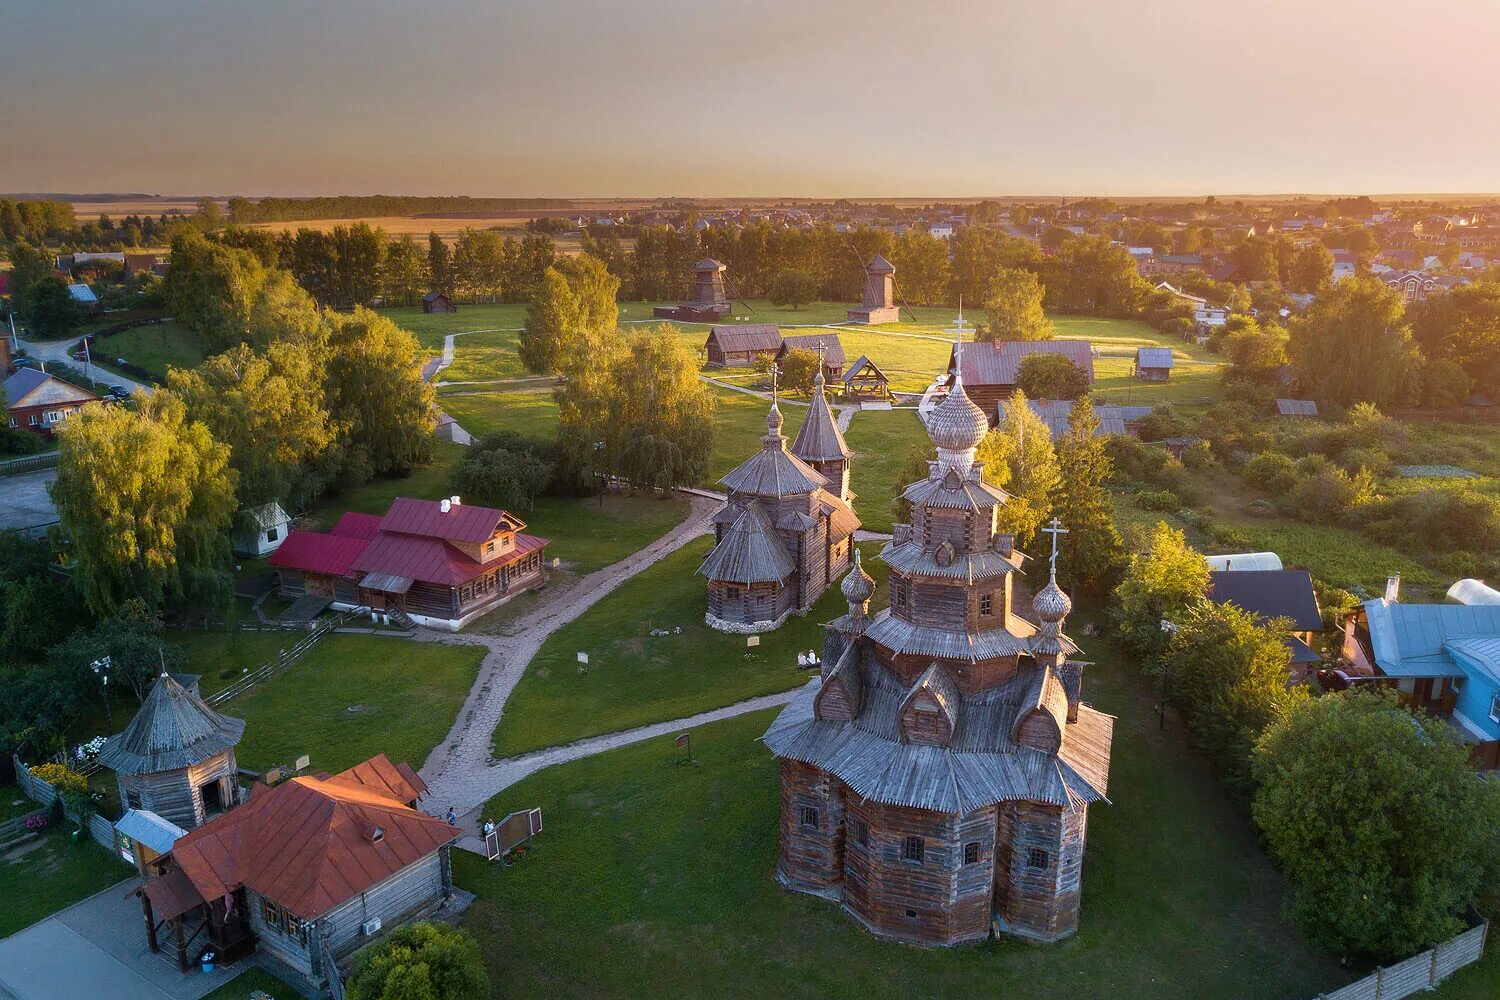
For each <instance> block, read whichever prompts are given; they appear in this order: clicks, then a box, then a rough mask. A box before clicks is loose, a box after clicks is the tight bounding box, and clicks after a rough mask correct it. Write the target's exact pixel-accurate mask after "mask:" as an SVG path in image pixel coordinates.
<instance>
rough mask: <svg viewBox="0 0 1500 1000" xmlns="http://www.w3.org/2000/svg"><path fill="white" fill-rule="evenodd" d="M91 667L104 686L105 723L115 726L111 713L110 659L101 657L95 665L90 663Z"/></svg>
mask: <svg viewBox="0 0 1500 1000" xmlns="http://www.w3.org/2000/svg"><path fill="white" fill-rule="evenodd" d="M89 667H90V668H91V669H92V670H93V671H94V673H96V674H98V675H99V680H100V681H101V682H103V684H104V721H105V722H107V723H109V724H110V725H113V724H114V719H113V718H111V717H110V713H109V657H108V656H101V657H99V659H97V660H95V661H94V662H93V663H90V664H89Z"/></svg>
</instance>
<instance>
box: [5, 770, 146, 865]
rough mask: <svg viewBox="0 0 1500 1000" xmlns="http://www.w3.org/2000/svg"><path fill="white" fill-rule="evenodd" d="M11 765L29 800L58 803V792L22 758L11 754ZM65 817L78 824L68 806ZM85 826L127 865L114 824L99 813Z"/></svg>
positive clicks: (99, 841) (64, 812)
mask: <svg viewBox="0 0 1500 1000" xmlns="http://www.w3.org/2000/svg"><path fill="white" fill-rule="evenodd" d="M11 763H12V764H14V765H15V769H16V784H17V786H19V787H20V789H21V791H23V792H25V793H26V797H27V798H29V799H31V800H32V801H33V802H37V803H40V804H41V805H44V806H51V805H52V803H54V802H56V801H57V790H56V789H55V788H53V787H52V786H51V785H50V784H48V783H47V782H45V781H43V780H42V779H41V778H37V777H33V776H32V774H31V769H30V768H29V767H28V766H27V765H26V764H24V763H22V761H21V758H20V757H18V756H16V755H15V754H11ZM63 815H64V816H66V817H67V818H68V819H70V820H72V821H73V822H75V823H77V822H78V816H77V814H76V813H74V812H72V811H71V810H70V809H68V807H67V806H66V805H64V806H63ZM84 825H85V826H86V827H87V828H88V831H89V836H90V837H92V838H93V839H94V841H95V842H96V843H98V844H99V846H100V847H103V848H104V849H105V850H107V851H109V853H110V854H112V855H114V856H115V857H116V858H119V860H120V861H121V862H122V863H125V858H124V856H123V855H122V854H121V853H120V838H119V835H118V834H116V833H115V825H114V824H113V823H111V822H110V821H109V820H107V819H105V818H104V817H103V816H101V815H99V814H98V813H91V814H90V815H89V818H88V822H87V823H86V824H84Z"/></svg>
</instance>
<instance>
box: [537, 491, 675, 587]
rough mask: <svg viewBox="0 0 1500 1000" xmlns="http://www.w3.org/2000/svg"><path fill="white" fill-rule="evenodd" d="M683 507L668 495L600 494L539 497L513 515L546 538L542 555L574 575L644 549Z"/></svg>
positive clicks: (673, 520) (668, 525)
mask: <svg viewBox="0 0 1500 1000" xmlns="http://www.w3.org/2000/svg"><path fill="white" fill-rule="evenodd" d="M689 506H690V505H689V504H688V501H687V500H686V498H684V497H682V496H681V495H680V494H673V495H671V496H661V495H642V496H628V495H624V494H620V495H616V494H606V495H605V497H604V503H603V504H602V505H601V504H600V503H599V498H598V497H567V498H564V497H542V498H541V499H540V500H538V501H537V502H536V506H535V507H533V508H532V509H531V510H518V511H515V512H514V513H515V514H516V516H518V517H520V518H521V520H523V521H525V522H526V531H527V533H529V534H533V535H541V536H542V537H543V538H550V539H551V540H552V544H551V545H549V546H548V547H547V555H548V556H549V557H552V556H555V557H556V558H558V559H561V560H562V561H563V564H564V565H565V566H566V567H567V568H568V569H570V570H572V571H573V572H575V573H579V574H583V573H592V572H593V571H594V570H596V569H602V568H603V567H605V566H608V565H609V564H610V563H615V562H619V561H620V560H621V559H624V558H625V557H626V556H628V555H630V554H631V553H632V552H635V551H637V550H639V549H643V548H645V547H646V546H647V545H650V544H651V543H652V542H654V541H656V540H657V539H658V538H660V537H661V536H662V535H665V534H666V533H667V532H668V531H670V530H672V528H673V527H675V526H676V525H677V524H678V522H680V521H681V520H682V519H683V518H685V517H687V515H688V510H689Z"/></svg>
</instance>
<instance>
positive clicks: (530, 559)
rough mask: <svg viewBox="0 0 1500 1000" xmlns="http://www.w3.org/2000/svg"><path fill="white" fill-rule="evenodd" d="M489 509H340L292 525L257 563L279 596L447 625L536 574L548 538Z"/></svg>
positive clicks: (457, 505) (448, 503) (446, 503)
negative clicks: (272, 575) (311, 523)
mask: <svg viewBox="0 0 1500 1000" xmlns="http://www.w3.org/2000/svg"><path fill="white" fill-rule="evenodd" d="M525 527H526V525H525V523H524V522H523V521H521V519H520V518H518V517H516V516H515V515H514V514H511V513H509V512H507V511H503V510H498V509H496V508H493V507H476V506H472V505H467V504H464V503H462V502H461V501H460V500H459V498H458V497H450V498H448V499H446V500H415V499H411V498H409V497H398V498H397V499H396V500H395V501H394V502H393V503H392V504H391V506H390V509H389V510H387V511H386V512H385V514H384V515H382V516H377V515H374V514H357V513H346V514H344V515H343V517H341V518H339V521H338V523H337V524H336V525H334V527H333V529H332V530H331V531H329V532H327V533H323V532H315V531H293V532H292V533H291V534H290V535H288V536H287V539H286V541H284V542H283V543H282V544H281V548H279V549H277V550H276V552H275V553H274V554H273V555H272V556H271V558H270V559H268V560H267V562H268V564H269V565H270V566H271V567H273V568H274V569H275V570H276V571H277V574H278V577H279V583H280V590H281V593H282V595H283V596H287V597H300V596H305V595H313V596H317V597H327V598H329V599H330V602H331V603H337V604H342V605H344V606H346V607H349V608H358V607H369V608H372V609H378V610H384V611H386V612H388V613H390V614H392V615H393V616H394V617H396V618H398V619H400V618H403V617H405V618H410V619H411V620H412V621H414V622H415V623H417V624H420V625H430V626H433V627H439V628H448V629H453V630H457V629H459V628H462V627H463V626H464V625H466V624H468V623H469V622H470V621H472V620H473V619H474V618H475V617H477V616H479V615H481V614H483V613H485V612H486V611H489V610H491V609H493V608H495V607H497V606H499V605H500V604H503V603H504V602H505V601H507V600H509V599H510V598H511V597H514V596H515V595H516V594H518V593H520V592H522V591H524V590H528V589H530V588H532V587H535V586H538V585H540V584H541V583H542V582H544V581H545V579H546V571H545V562H544V559H543V550H544V549H545V548H546V547H547V544H548V540H547V539H545V538H538V537H536V536H535V535H528V534H525V533H524V532H523V530H522V529H524V528H525Z"/></svg>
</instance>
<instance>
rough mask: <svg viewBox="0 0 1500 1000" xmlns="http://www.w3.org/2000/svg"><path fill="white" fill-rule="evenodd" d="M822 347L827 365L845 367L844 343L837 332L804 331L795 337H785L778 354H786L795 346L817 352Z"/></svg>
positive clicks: (824, 361) (824, 362) (825, 364)
mask: <svg viewBox="0 0 1500 1000" xmlns="http://www.w3.org/2000/svg"><path fill="white" fill-rule="evenodd" d="M820 347H821V348H823V364H824V366H825V367H829V368H842V367H844V345H843V344H842V343H840V342H839V338H838V334H836V333H803V334H798V335H796V336H793V337H783V338H781V350H780V351H779V352H778V355H780V354H785V353H786V352H787V351H790V350H792V349H793V348H796V349H798V350H803V351H812V352H814V353H816V352H817V350H818V348H820Z"/></svg>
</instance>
